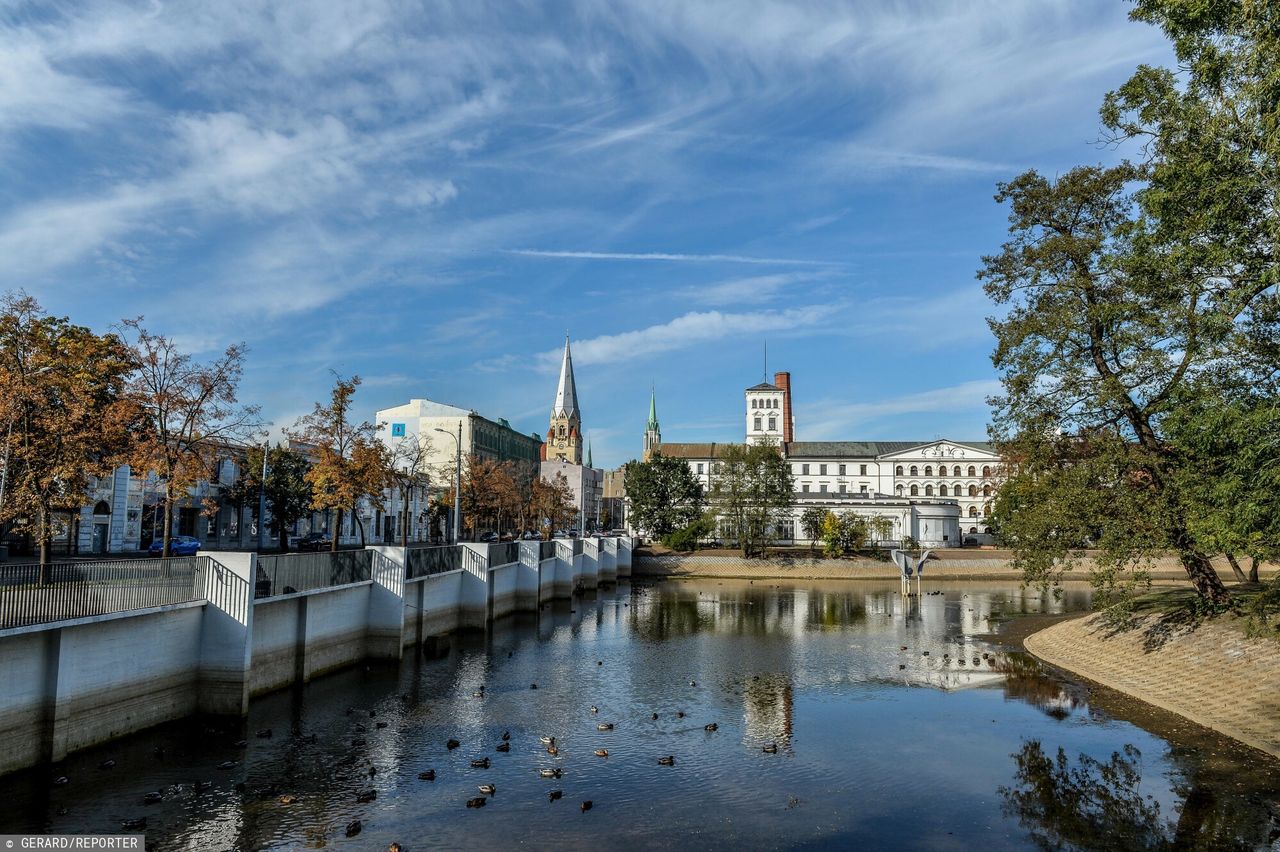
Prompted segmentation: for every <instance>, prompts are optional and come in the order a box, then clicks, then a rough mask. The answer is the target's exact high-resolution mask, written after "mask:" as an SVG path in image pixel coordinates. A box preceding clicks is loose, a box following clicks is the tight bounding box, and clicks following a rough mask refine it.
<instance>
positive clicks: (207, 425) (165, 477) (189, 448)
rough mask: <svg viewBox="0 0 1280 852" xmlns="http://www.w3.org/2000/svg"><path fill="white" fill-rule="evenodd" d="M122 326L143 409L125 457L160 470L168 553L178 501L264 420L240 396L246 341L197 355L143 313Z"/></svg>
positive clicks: (141, 467) (250, 439) (134, 394)
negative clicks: (156, 330)
mask: <svg viewBox="0 0 1280 852" xmlns="http://www.w3.org/2000/svg"><path fill="white" fill-rule="evenodd" d="M123 327H124V330H125V333H126V334H127V335H128V336H129V337H131V338H132V345H133V351H134V358H135V360H136V362H137V364H138V368H137V370H136V371H135V372H134V373H133V375H132V378H131V380H130V382H129V386H128V391H129V395H130V397H131V398H132V400H133V402H134V403H135V404H136V405H137V406H139V407H140V408H141V410H142V412H143V417H144V420H143V427H142V429H141V430H140V431H139V433H138V440H137V441H136V442H135V444H134V447H133V451H132V453H131V455H130V460H131V462H132V464H133V467H134V469H135V470H138V471H154V472H155V474H156V476H158V477H159V478H160V481H161V484H162V488H163V495H164V507H165V511H164V528H163V541H164V545H163V550H162V551H161V552H162V555H164V556H168V555H169V545H170V540H171V539H172V537H173V510H174V506H175V504H176V503H177V501H178V500H179V499H181V498H182V497H184V496H185V495H186V494H187V493H188V491H189V490H190V489H191V488H193V487H194V486H196V485H197V484H198V483H199V482H201V481H207V480H208V479H209V475H210V472H211V471H212V470H213V469H214V466H215V464H216V463H217V460H218V456H219V454H220V453H222V452H223V451H224V449H225V447H226V446H227V445H228V444H231V445H235V444H246V443H255V442H256V440H257V438H258V436H259V434H260V430H261V428H262V421H261V420H260V419H259V418H258V411H259V409H258V406H256V405H242V404H240V402H239V399H238V398H237V394H238V393H239V388H240V377H241V375H242V373H243V371H244V356H245V347H244V344H241V343H237V344H233V345H231V346H228V347H227V349H226V350H225V351H224V352H223V353H222V355H221V356H220V357H218V358H215V359H214V360H212V361H209V362H208V363H201V362H198V361H196V360H195V359H194V358H192V356H191V355H190V354H188V353H185V352H183V351H182V350H181V349H179V347H178V345H177V343H175V342H174V340H173V339H172V338H169V337H166V336H164V335H162V334H153V333H152V332H150V331H148V330H147V329H145V328H144V327H143V326H142V321H141V319H135V320H126V321H125V322H124V323H123ZM205 508H206V511H209V510H210V509H211V506H210V505H206V507H205Z"/></svg>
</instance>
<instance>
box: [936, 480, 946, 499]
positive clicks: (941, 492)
mask: <svg viewBox="0 0 1280 852" xmlns="http://www.w3.org/2000/svg"><path fill="white" fill-rule="evenodd" d="M938 496H939V497H946V496H947V483H945V482H944V483H942V484H941V485H939V486H938Z"/></svg>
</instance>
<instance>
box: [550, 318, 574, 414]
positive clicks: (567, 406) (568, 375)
mask: <svg viewBox="0 0 1280 852" xmlns="http://www.w3.org/2000/svg"><path fill="white" fill-rule="evenodd" d="M551 416H552V417H567V418H572V417H575V416H581V415H580V414H579V413H578V388H577V386H576V385H575V384H574V381H573V356H572V355H570V354H569V337H568V335H566V336H565V338H564V360H562V361H561V362H560V384H559V386H558V387H557V388H556V403H555V405H553V406H552V407H551Z"/></svg>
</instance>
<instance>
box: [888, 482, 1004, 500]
mask: <svg viewBox="0 0 1280 852" xmlns="http://www.w3.org/2000/svg"><path fill="white" fill-rule="evenodd" d="M965 490H966V489H965V488H964V486H962V485H961V484H960V483H958V482H957V483H956V484H955V485H954V486H948V485H947V484H946V483H945V482H944V483H942V484H941V485H939V486H938V496H939V497H963V496H965ZM897 491H898V494H899V495H901V494H902V493H903V491H902V485H898V486H897ZM909 493H910V494H911V496H912V497H918V496H920V486H919V485H912V486H911V491H910V492H909ZM992 493H993V492H992V488H991V486H990V485H983V486H982V488H981V489H979V488H978V486H976V485H970V486H969V488H968V495H969V496H970V497H977V496H979V495H981V496H983V497H990V496H991V495H992ZM924 496H925V497H932V496H933V486H932V485H926V486H924Z"/></svg>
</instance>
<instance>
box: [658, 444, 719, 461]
mask: <svg viewBox="0 0 1280 852" xmlns="http://www.w3.org/2000/svg"><path fill="white" fill-rule="evenodd" d="M729 446H734V445H733V444H732V443H710V444H665V443H664V444H659V445H658V446H657V447H656V448H655V449H656V451H657V452H660V453H662V454H663V455H664V456H666V457H667V458H677V459H713V458H715V457H716V456H717V454H718V453H719V452H720V451H721V450H723V449H724V448H725V447H729Z"/></svg>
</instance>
